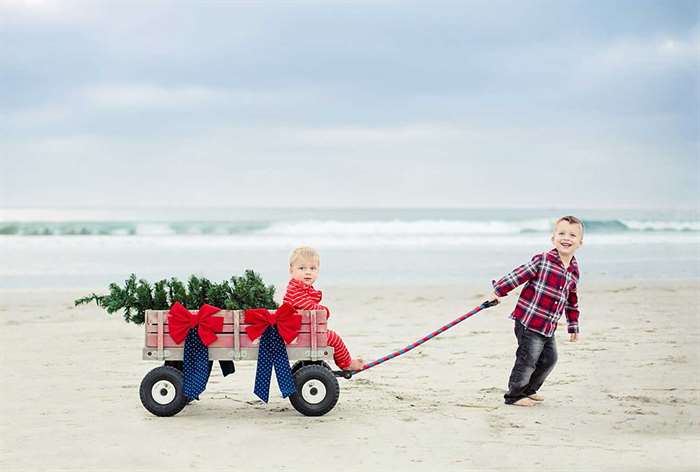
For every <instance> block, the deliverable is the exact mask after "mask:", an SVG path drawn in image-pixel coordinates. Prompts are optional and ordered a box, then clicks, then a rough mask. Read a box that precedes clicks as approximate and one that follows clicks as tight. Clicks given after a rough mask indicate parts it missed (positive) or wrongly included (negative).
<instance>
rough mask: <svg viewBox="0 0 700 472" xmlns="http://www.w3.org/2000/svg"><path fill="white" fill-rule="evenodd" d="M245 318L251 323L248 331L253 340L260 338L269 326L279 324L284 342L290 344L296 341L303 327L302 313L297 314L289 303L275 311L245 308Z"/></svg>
mask: <svg viewBox="0 0 700 472" xmlns="http://www.w3.org/2000/svg"><path fill="white" fill-rule="evenodd" d="M244 320H245V322H246V323H250V326H248V328H246V332H247V333H248V337H249V338H250V340H251V341H255V340H256V339H257V338H259V337H260V336H261V335H262V334H263V333H264V332H265V330H266V329H267V328H268V326H274V325H277V332H278V333H279V334H280V336H281V337H282V339H284V342H285V343H287V344H289V343H291V342H292V341H294V338H296V337H297V334H299V328H301V315H298V314H296V310H295V309H294V308H293V307H292V305H290V304H288V303H285V304H283V305H282V306H281V307H279V308H278V309H277V311H275V312H274V313H270V312H269V311H267V310H266V309H265V308H253V309H250V310H245V318H244Z"/></svg>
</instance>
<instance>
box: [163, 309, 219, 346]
mask: <svg viewBox="0 0 700 472" xmlns="http://www.w3.org/2000/svg"><path fill="white" fill-rule="evenodd" d="M219 311H221V308H217V307H215V306H212V305H207V304H204V305H202V306H201V307H199V311H198V312H197V314H196V315H193V314H192V313H190V312H189V311H188V310H187V308H185V307H184V306H182V305H181V304H180V302H175V304H174V305H173V306H172V307H171V308H170V316H168V325H170V337H171V338H173V340H174V341H175V342H176V343H178V344H180V343H181V342H182V341H184V340H185V338H186V337H187V333H189V331H190V329H191V328H194V327H197V334H199V338H200V339H201V340H202V342H203V343H204V345H205V346H208V345H210V344H211V343H213V342H214V341H216V334H214V333H216V332H217V331H219V332H221V331H222V330H223V329H224V317H223V316H211V315H213V314H214V313H217V312H219Z"/></svg>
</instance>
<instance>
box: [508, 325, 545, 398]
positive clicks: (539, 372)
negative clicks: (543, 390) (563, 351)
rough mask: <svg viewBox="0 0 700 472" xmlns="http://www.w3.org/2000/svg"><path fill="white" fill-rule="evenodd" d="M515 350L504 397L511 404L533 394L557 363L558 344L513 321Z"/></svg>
mask: <svg viewBox="0 0 700 472" xmlns="http://www.w3.org/2000/svg"><path fill="white" fill-rule="evenodd" d="M515 337H516V338H517V340H518V350H517V351H516V352H515V365H514V366H513V370H512V371H511V373H510V379H509V380H508V392H507V393H506V394H505V395H504V396H503V398H505V400H506V403H508V404H510V403H513V402H516V401H518V400H520V399H521V398H524V397H527V396H528V395H532V394H533V393H536V392H537V390H539V388H540V387H541V386H542V384H543V383H544V380H545V379H546V378H547V376H548V375H549V374H550V373H551V372H552V369H554V364H556V363H557V343H556V341H555V339H554V335H552V337H551V338H548V337H547V336H544V335H542V334H540V333H536V332H535V331H530V330H529V329H527V328H526V327H525V326H523V325H522V324H521V323H520V321H517V320H516V321H515Z"/></svg>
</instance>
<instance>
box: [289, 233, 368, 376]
mask: <svg viewBox="0 0 700 472" xmlns="http://www.w3.org/2000/svg"><path fill="white" fill-rule="evenodd" d="M320 261H321V259H320V257H319V255H318V252H316V250H315V249H313V248H310V247H300V248H297V249H295V250H294V251H293V252H292V254H291V256H289V275H291V276H292V278H291V280H290V281H289V284H288V285H287V293H285V294H284V303H289V304H290V305H292V306H293V307H294V308H296V309H297V310H325V311H326V314H327V315H328V316H330V314H331V312H330V310H329V309H328V308H327V307H325V306H323V305H321V304H320V301H321V297H322V294H321V291H320V290H315V289H314V287H313V283H314V282H315V281H316V278H317V277H318V271H319V268H320ZM328 345H329V346H331V347H332V348H333V360H334V361H335V363H336V365H337V366H338V367H340V368H341V369H343V370H359V369H361V368H362V366H363V365H364V361H363V360H362V359H359V358H358V359H352V358H351V357H350V353H349V352H348V349H347V347H345V343H344V342H343V340H342V339H341V338H340V336H338V334H337V333H336V332H335V331H331V330H328Z"/></svg>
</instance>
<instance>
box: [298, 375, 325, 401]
mask: <svg viewBox="0 0 700 472" xmlns="http://www.w3.org/2000/svg"><path fill="white" fill-rule="evenodd" d="M301 398H303V399H304V401H305V402H306V403H311V404H312V405H315V404H317V403H321V402H322V401H323V399H324V398H326V386H325V385H323V382H321V381H320V380H316V379H312V380H307V381H306V382H305V383H304V385H302V386H301Z"/></svg>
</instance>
